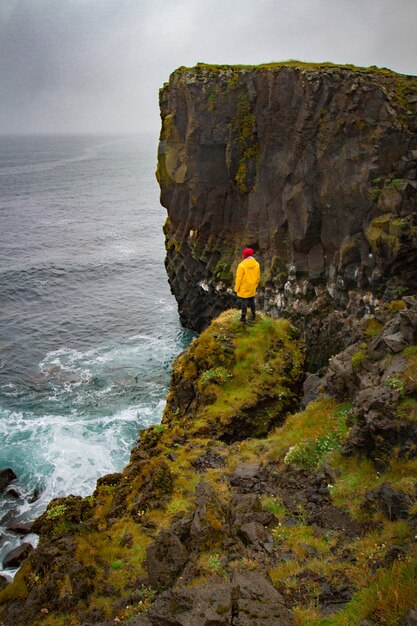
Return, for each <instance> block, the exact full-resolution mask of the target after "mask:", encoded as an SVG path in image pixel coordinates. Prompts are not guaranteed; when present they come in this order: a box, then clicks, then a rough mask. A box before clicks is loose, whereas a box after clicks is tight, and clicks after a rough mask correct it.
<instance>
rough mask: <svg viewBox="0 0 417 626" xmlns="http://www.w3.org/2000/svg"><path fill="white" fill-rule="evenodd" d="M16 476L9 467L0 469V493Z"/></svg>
mask: <svg viewBox="0 0 417 626" xmlns="http://www.w3.org/2000/svg"><path fill="white" fill-rule="evenodd" d="M16 478H17V476H16V474H15V473H14V471H13V470H12V469H10V467H7V468H5V469H2V470H1V471H0V493H4V492H5V491H6V489H7V487H8V486H9V485H10V483H12V482H13V481H14V480H15V479H16Z"/></svg>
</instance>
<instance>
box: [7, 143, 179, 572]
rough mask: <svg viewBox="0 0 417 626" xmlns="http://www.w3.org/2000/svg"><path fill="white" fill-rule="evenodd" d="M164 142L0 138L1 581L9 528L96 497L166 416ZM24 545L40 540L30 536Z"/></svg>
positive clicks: (169, 345)
mask: <svg viewBox="0 0 417 626" xmlns="http://www.w3.org/2000/svg"><path fill="white" fill-rule="evenodd" d="M155 161H156V137H154V136H150V135H141V136H135V137H85V136H70V137H37V136H36V137H35V136H32V137H2V138H0V192H1V193H0V469H2V468H5V467H11V468H12V469H13V470H14V472H15V473H16V474H17V480H16V481H15V482H14V483H13V485H12V486H13V488H14V489H16V490H17V491H18V492H19V494H20V496H21V497H20V498H16V497H12V496H11V495H7V494H6V495H4V496H3V497H1V498H0V574H2V575H6V576H7V577H9V578H10V577H11V576H13V574H14V572H13V571H12V570H4V569H3V567H2V560H3V559H4V556H5V554H7V552H9V551H10V550H11V549H12V548H13V547H15V546H16V545H18V544H19V543H20V542H21V541H22V537H21V536H19V535H18V534H17V533H15V532H11V531H10V530H8V528H9V527H10V526H11V525H13V524H16V523H20V524H22V523H24V522H27V521H28V520H32V519H34V518H36V517H37V516H38V515H39V514H40V513H41V512H42V511H43V510H44V509H45V508H46V505H47V504H48V502H49V501H50V500H51V499H52V498H54V497H57V496H64V495H68V494H70V493H72V494H79V495H82V496H85V495H88V494H89V493H91V492H92V490H93V489H94V487H95V481H96V479H97V478H98V477H99V476H102V475H104V474H106V473H109V472H114V471H120V470H121V469H122V467H123V466H124V465H125V464H126V462H127V461H128V459H129V452H130V449H131V448H132V446H133V444H134V442H135V441H137V438H138V431H139V430H140V429H141V428H143V427H146V426H148V425H150V424H153V423H157V422H158V421H159V420H160V419H161V415H162V410H163V406H164V403H165V395H166V391H167V386H168V383H169V376H170V367H171V363H172V360H173V358H174V357H175V356H176V355H177V354H178V353H179V352H180V351H181V350H182V349H183V348H184V347H185V346H186V345H187V344H188V342H189V341H190V338H191V335H190V333H189V332H187V331H185V330H184V329H183V328H182V327H181V326H180V324H179V320H178V315H177V307H176V303H175V301H174V298H173V296H172V295H171V293H170V290H169V286H168V282H167V277H166V274H165V268H164V255H165V251H164V240H163V233H162V225H163V222H164V220H165V216H166V214H165V210H164V209H163V208H162V207H161V206H160V204H159V189H158V186H157V183H156V180H155V176H154V170H155ZM24 540H26V541H27V540H29V541H31V542H32V543H33V544H34V545H35V544H36V540H37V538H36V536H34V535H28V536H26V537H25V538H24Z"/></svg>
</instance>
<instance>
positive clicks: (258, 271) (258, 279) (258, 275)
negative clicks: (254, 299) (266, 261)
mask: <svg viewBox="0 0 417 626" xmlns="http://www.w3.org/2000/svg"><path fill="white" fill-rule="evenodd" d="M256 270H257V277H256V288H258V285H259V281H260V280H261V268H260V265H259V263H258V267H257V268H256Z"/></svg>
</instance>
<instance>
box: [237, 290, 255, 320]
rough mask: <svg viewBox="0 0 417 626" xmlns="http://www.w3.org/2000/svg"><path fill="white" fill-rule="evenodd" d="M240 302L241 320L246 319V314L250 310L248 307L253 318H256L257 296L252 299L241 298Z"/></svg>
mask: <svg viewBox="0 0 417 626" xmlns="http://www.w3.org/2000/svg"><path fill="white" fill-rule="evenodd" d="M239 300H240V309H241V311H242V315H241V319H242V320H244V319H246V312H247V310H248V305H249V307H250V310H251V312H252V317H255V296H252V297H251V298H239Z"/></svg>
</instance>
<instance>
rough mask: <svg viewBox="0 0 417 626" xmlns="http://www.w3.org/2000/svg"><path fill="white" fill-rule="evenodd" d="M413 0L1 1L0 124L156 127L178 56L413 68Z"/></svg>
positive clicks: (61, 128)
mask: <svg viewBox="0 0 417 626" xmlns="http://www.w3.org/2000/svg"><path fill="white" fill-rule="evenodd" d="M416 32H417V2H416V0H396V2H395V3H393V2H392V0H366V1H365V2H361V1H359V0H337V1H335V0H258V2H256V3H255V2H253V1H252V0H206V2H203V3H200V2H195V0H178V1H177V2H172V0H2V2H1V3H0V133H10V132H11V133H13V132H18V133H21V132H30V133H45V132H47V133H65V132H71V133H72V132H93V133H102V132H106V133H108V132H112V133H120V132H132V131H134V132H137V131H141V130H143V129H153V130H154V133H155V137H156V136H157V129H158V126H159V113H158V90H159V88H160V87H161V85H162V84H163V83H164V82H165V81H166V80H167V79H168V76H169V74H170V73H171V72H172V71H173V70H174V69H175V68H176V67H178V66H180V65H186V66H192V65H195V64H196V63H197V62H198V61H203V62H208V63H250V64H256V63H262V62H270V61H282V60H288V59H300V60H304V61H314V62H321V61H331V62H334V63H352V64H355V65H361V66H369V65H377V66H381V67H384V66H385V67H388V68H390V69H393V70H395V71H398V72H401V73H409V74H416V73H417V37H416V36H415V34H416Z"/></svg>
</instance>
